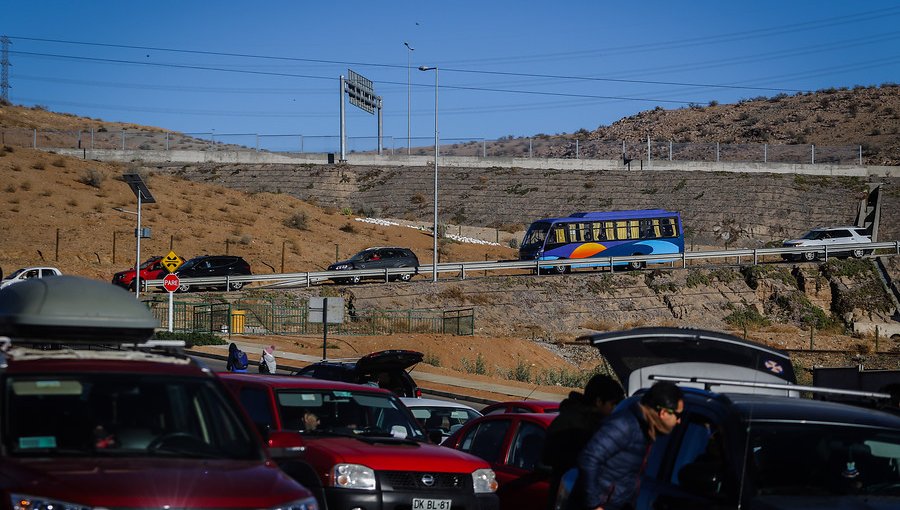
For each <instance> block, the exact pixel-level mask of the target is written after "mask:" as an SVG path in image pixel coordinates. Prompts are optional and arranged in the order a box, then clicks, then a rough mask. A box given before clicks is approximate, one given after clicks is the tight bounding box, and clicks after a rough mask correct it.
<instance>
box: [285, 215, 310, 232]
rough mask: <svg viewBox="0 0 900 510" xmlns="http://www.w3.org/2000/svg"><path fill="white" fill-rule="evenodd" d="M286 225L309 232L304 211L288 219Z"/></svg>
mask: <svg viewBox="0 0 900 510" xmlns="http://www.w3.org/2000/svg"><path fill="white" fill-rule="evenodd" d="M284 225H285V226H286V227H290V228H294V229H297V230H309V226H308V225H307V217H306V213H305V212H302V211H301V212H298V213H294V214H292V215H291V216H290V217H289V218H288V219H286V220H284Z"/></svg>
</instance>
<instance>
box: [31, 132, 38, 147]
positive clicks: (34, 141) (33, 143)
mask: <svg viewBox="0 0 900 510" xmlns="http://www.w3.org/2000/svg"><path fill="white" fill-rule="evenodd" d="M33 131H34V133H32V135H31V148H32V149H37V129H34V130H33Z"/></svg>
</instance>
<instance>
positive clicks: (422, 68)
mask: <svg viewBox="0 0 900 510" xmlns="http://www.w3.org/2000/svg"><path fill="white" fill-rule="evenodd" d="M419 71H434V254H433V255H432V257H433V263H432V265H431V267H432V274H431V281H433V282H437V263H438V258H437V256H438V249H437V245H438V242H437V238H438V154H439V152H438V151H439V149H438V68H437V67H426V66H419Z"/></svg>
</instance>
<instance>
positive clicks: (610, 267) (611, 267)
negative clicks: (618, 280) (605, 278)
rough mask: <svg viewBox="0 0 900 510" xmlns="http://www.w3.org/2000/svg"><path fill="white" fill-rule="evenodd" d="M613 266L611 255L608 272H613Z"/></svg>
mask: <svg viewBox="0 0 900 510" xmlns="http://www.w3.org/2000/svg"><path fill="white" fill-rule="evenodd" d="M615 267H616V266H614V265H613V258H612V257H609V272H610V273H613V272H615Z"/></svg>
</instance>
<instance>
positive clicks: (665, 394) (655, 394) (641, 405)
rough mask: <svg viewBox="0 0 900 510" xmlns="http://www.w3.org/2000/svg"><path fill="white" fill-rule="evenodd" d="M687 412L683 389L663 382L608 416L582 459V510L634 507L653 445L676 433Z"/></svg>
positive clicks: (579, 478) (580, 475) (579, 460)
mask: <svg viewBox="0 0 900 510" xmlns="http://www.w3.org/2000/svg"><path fill="white" fill-rule="evenodd" d="M683 411H684V394H683V393H682V391H681V388H679V387H678V386H676V385H675V384H674V383H671V382H666V381H660V382H657V383H656V384H654V385H653V386H652V387H651V388H650V389H649V390H648V391H647V392H646V393H644V395H643V396H642V397H641V399H640V400H639V401H634V402H632V403H631V404H630V405H628V406H627V407H625V408H623V409H620V410H617V411H616V412H615V413H613V414H612V415H611V416H610V417H609V418H607V419H606V421H604V422H603V424H602V425H601V426H600V428H599V429H598V430H597V432H596V433H595V434H594V436H593V437H592V438H591V440H590V441H589V442H588V444H587V446H585V449H584V451H582V452H581V455H579V456H578V469H579V476H578V481H579V486H580V492H581V494H580V495H581V508H587V509H594V510H618V509H621V508H629V507H630V506H631V505H632V504H633V501H634V499H635V496H637V489H638V485H639V481H640V477H641V473H642V471H643V469H644V465H645V464H646V459H647V455H648V454H649V453H650V447H651V446H652V445H653V441H654V440H655V439H656V437H657V436H658V435H659V434H668V433H670V432H672V429H674V428H675V426H676V425H677V424H678V422H679V421H680V420H681V413H682V412H683Z"/></svg>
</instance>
